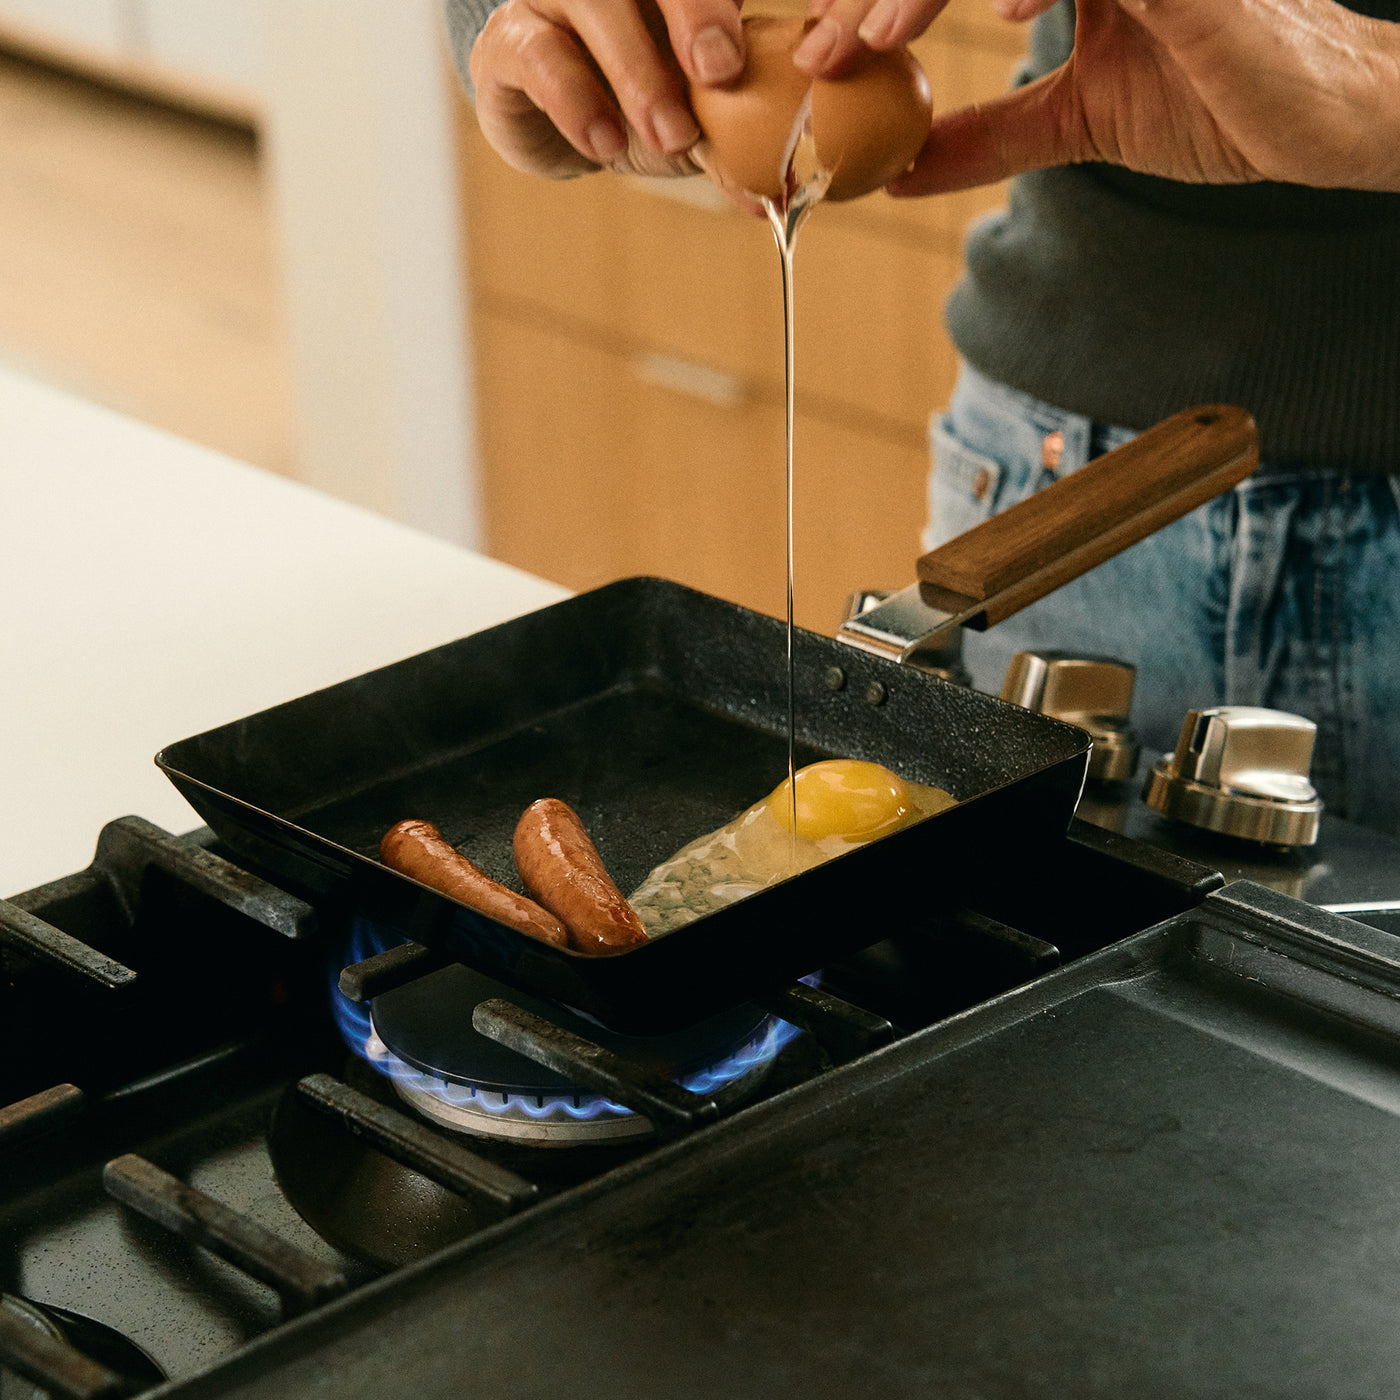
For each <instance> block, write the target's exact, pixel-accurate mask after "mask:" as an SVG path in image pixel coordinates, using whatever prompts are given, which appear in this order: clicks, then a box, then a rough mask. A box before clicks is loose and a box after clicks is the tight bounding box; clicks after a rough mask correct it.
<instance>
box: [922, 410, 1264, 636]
mask: <svg viewBox="0 0 1400 1400" xmlns="http://www.w3.org/2000/svg"><path fill="white" fill-rule="evenodd" d="M1258 465H1259V447H1258V442H1257V438H1256V434H1255V429H1254V419H1253V418H1251V417H1250V415H1249V414H1248V413H1246V412H1245V411H1244V409H1242V408H1234V407H1232V406H1231V405H1229V404H1208V405H1204V406H1202V407H1200V408H1189V409H1187V410H1185V412H1182V413H1178V414H1176V415H1175V416H1174V417H1172V418H1168V419H1166V420H1164V421H1163V422H1161V423H1158V424H1157V425H1156V426H1155V427H1152V428H1148V429H1147V430H1146V431H1145V432H1143V433H1140V434H1139V435H1138V436H1137V437H1135V438H1134V439H1133V440H1132V441H1131V442H1128V443H1125V444H1124V445H1123V446H1122V447H1119V448H1115V449H1114V450H1113V451H1112V452H1106V453H1105V454H1104V455H1103V456H1102V457H1099V458H1096V459H1095V460H1094V461H1092V462H1090V463H1089V464H1088V465H1087V466H1084V467H1081V468H1080V469H1079V470H1078V471H1077V472H1074V473H1073V474H1072V475H1070V476H1067V477H1065V478H1063V479H1062V480H1060V481H1057V482H1055V484H1054V485H1053V486H1048V487H1046V489H1045V490H1044V491H1040V492H1037V493H1036V494H1035V495H1034V496H1031V497H1029V498H1028V499H1027V500H1024V501H1021V502H1019V503H1018V504H1016V505H1014V506H1012V507H1011V508H1010V509H1009V510H1007V511H1004V512H1002V514H1000V515H995V516H993V517H992V518H991V519H990V520H986V521H983V523H982V524H981V525H978V526H975V527H974V528H973V529H971V530H968V531H967V532H966V533H965V534H962V535H959V536H958V537H957V538H956V539H952V540H949V541H948V543H947V544H945V545H940V546H939V547H938V548H937V549H935V550H932V551H930V552H929V553H928V554H925V555H924V556H923V557H922V558H921V559H920V560H919V562H918V575H919V583H920V591H921V592H922V593H923V594H924V596H925V598H926V600H927V601H928V602H930V603H932V604H934V605H935V606H937V607H939V608H943V609H947V610H950V611H962V610H963V609H964V608H967V607H970V606H971V605H972V604H974V603H977V602H979V601H981V600H983V599H986V600H988V607H987V608H986V610H985V612H984V613H982V614H979V616H978V617H977V618H975V619H974V620H972V621H971V622H969V623H968V625H969V626H971V627H990V626H991V625H992V624H993V623H994V622H1000V621H1001V620H1002V619H1003V618H1006V617H1010V616H1011V615H1012V613H1016V612H1019V611H1020V610H1021V609H1022V608H1024V607H1027V606H1028V605H1029V604H1031V603H1034V602H1035V601H1036V600H1037V599H1039V598H1043V597H1044V596H1045V595H1046V594H1047V593H1051V592H1053V591H1054V590H1055V589H1057V588H1059V587H1060V585H1061V584H1065V583H1069V582H1070V580H1071V579H1076V578H1078V577H1079V575H1080V574H1083V573H1087V572H1088V571H1089V570H1090V569H1092V568H1094V567H1095V565H1098V564H1102V563H1103V562H1104V560H1105V559H1111V558H1112V557H1113V556H1114V555H1115V554H1118V553H1120V552H1121V551H1122V550H1124V549H1127V548H1128V546H1129V545H1133V544H1136V543H1137V542H1138V541H1139V540H1141V539H1145V538H1146V537H1147V536H1148V535H1150V534H1151V533H1152V532H1153V531H1154V530H1160V529H1161V528H1162V526H1164V525H1169V524H1171V522H1172V521H1173V520H1177V519H1179V518H1180V517H1181V516H1183V515H1185V514H1186V513H1187V512H1188V511H1192V510H1194V509H1195V508H1196V507H1197V506H1199V505H1202V504H1204V502H1206V501H1208V500H1210V499H1211V498H1212V497H1214V496H1218V495H1219V494H1220V493H1221V492H1222V491H1225V490H1228V489H1229V488H1230V487H1231V486H1234V485H1235V484H1236V483H1237V482H1240V481H1243V480H1244V479H1245V477H1247V476H1248V475H1249V474H1250V473H1251V472H1252V471H1253V470H1254V469H1255V467H1257V466H1258Z"/></svg>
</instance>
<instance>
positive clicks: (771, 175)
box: [690, 16, 933, 200]
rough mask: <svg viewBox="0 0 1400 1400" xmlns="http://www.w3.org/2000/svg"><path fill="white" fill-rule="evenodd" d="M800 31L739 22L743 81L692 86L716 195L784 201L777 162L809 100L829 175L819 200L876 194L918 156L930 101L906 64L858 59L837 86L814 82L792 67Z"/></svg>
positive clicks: (919, 74)
mask: <svg viewBox="0 0 1400 1400" xmlns="http://www.w3.org/2000/svg"><path fill="white" fill-rule="evenodd" d="M806 28H807V26H806V25H805V24H804V23H803V21H801V20H798V19H777V18H771V17H766V16H765V17H754V18H746V19H745V20H744V39H745V43H746V45H747V50H748V54H747V61H746V63H745V65H744V71H743V73H742V74H741V75H740V76H739V78H738V79H737V80H736V81H735V82H733V83H731V84H730V85H728V86H727V87H722V88H710V87H701V86H699V85H695V86H692V87H691V89H690V101H691V106H692V108H693V109H694V111H695V116H696V119H697V120H698V121H699V123H700V129H701V130H702V131H703V132H704V133H705V138H706V142H705V144H706V151H705V157H704V164H705V166H706V168H707V169H708V170H709V172H710V175H711V177H712V178H713V179H714V180H715V182H716V183H717V184H718V185H720V187H721V188H725V189H729V190H731V191H744V192H747V193H749V194H753V195H758V196H766V197H767V198H769V199H777V198H779V197H780V196H782V195H783V194H784V193H785V190H784V185H783V178H784V175H785V173H786V172H785V170H784V159H785V157H786V156H787V155H788V148H789V146H790V145H791V143H792V139H793V126H794V124H795V123H796V121H797V118H798V115H799V113H800V112H801V111H802V107H803V104H804V102H805V101H806V100H807V95H808V93H809V92H810V93H811V97H812V137H813V140H814V142H815V144H816V148H817V159H818V160H819V161H820V162H821V164H823V165H825V166H826V167H827V168H828V169H830V170H832V171H833V172H834V174H833V177H832V182H831V185H830V187H829V188H828V190H827V193H826V198H827V199H832V200H841V199H855V198H856V197H857V196H859V195H863V194H868V193H869V192H870V191H871V190H877V189H879V188H880V187H881V186H882V185H886V184H888V183H889V182H890V181H891V180H893V179H894V178H895V176H897V175H899V174H900V173H901V172H902V171H904V170H905V169H907V168H908V166H909V164H910V162H911V161H913V159H914V157H915V156H916V155H918V153H919V151H920V149H921V148H922V147H923V144H924V141H925V139H926V138H927V136H928V131H929V123H930V121H931V118H932V111H933V102H932V97H931V94H930V92H929V85H928V79H927V77H925V76H924V71H923V69H922V68H920V67H919V64H918V61H917V60H916V59H915V58H914V56H913V55H912V54H910V53H909V52H908V50H907V49H899V50H896V51H894V52H893V53H868V52H867V53H864V54H862V55H861V57H860V58H858V59H857V60H855V62H854V63H853V65H852V66H851V67H850V68H848V70H847V71H846V72H844V73H843V74H842V75H841V76H840V77H839V78H828V79H821V80H818V81H816V82H813V81H812V80H811V79H810V78H809V77H808V76H807V74H805V73H804V72H802V70H801V69H800V68H798V67H796V66H795V65H794V64H793V62H792V55H793V52H794V50H795V49H796V48H797V46H798V44H800V43H801V42H802V36H803V34H804V33H805V31H806Z"/></svg>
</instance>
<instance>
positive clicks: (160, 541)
mask: <svg viewBox="0 0 1400 1400" xmlns="http://www.w3.org/2000/svg"><path fill="white" fill-rule="evenodd" d="M564 596H566V590H564V589H562V588H560V587H558V586H557V585H555V584H551V583H546V582H544V581H543V580H542V579H538V578H535V577H533V576H531V575H529V574H523V573H521V572H520V571H519V570H516V569H512V568H509V567H507V566H506V565H503V564H498V563H496V562H494V561H493V560H489V559H484V558H482V557H481V556H479V555H476V554H473V553H471V552H470V551H468V550H465V549H459V548H457V547H455V546H453V545H450V544H446V543H444V542H443V541H441V540H438V539H434V538H432V537H430V536H428V535H423V534H420V533H418V532H417V531H415V530H411V529H408V528H407V527H405V526H402V525H398V524H395V523H393V522H392V521H389V520H385V519H383V518H381V517H379V516H376V515H372V514H370V513H369V512H367V511H363V510H360V509H358V508H357V507H354V506H350V505H346V504H345V503H344V502H341V501H337V500H335V499H333V498H331V497H329V496H325V495H322V494H321V493H320V492H317V491H313V490H311V489H309V488H307V487H304V486H300V485H297V484H296V483H294V482H289V481H285V480H283V479H281V478H278V477H275V476H272V475H270V474H269V473H267V472H264V471H260V470H259V469H258V468H256V467H250V466H246V465H245V464H243V463H241V462H236V461H233V460H231V459H230V458H228V457H224V456H222V455H220V454H219V453H217V452H212V451H210V450H208V449H206V448H202V447H198V446H195V445H194V444H192V443H189V442H185V441H183V440H182V439H179V438H175V437H172V436H170V435H169V434H167V433H162V432H159V431H157V430H156V429H154V428H149V427H146V426H145V425H143V424H140V423H136V422H134V421H132V420H131V419H128V418H124V417H122V416H121V415H120V414H117V413H113V412H111V411H109V410H107V409H104V408H98V407H96V406H95V405H92V404H89V403H85V402H83V401H82V400H80V399H76V398H73V397H72V396H71V395H68V394H65V393H61V392H59V391H58V390H55V389H51V388H48V387H46V386H44V385H41V384H38V383H36V382H35V381H33V380H31V379H27V378H25V377H23V376H21V375H18V374H13V373H10V372H8V371H5V370H3V369H0V896H4V895H11V894H16V893H19V892H20V891H22V890H26V889H29V888H31V887H32V886H34V885H38V884H42V883H44V882H46V881H48V880H52V879H56V878H57V877H58V876H60V875H65V874H68V873H69V872H71V871H73V870H78V869H81V868H82V867H83V866H85V865H86V864H87V863H88V862H89V861H90V860H91V859H92V852H93V847H94V845H95V843H96V840H97V833H98V831H99V830H100V828H101V827H102V826H103V824H104V823H105V822H107V821H110V820H111V819H112V818H114V817H119V816H123V815H126V814H127V813H136V814H138V815H140V816H143V817H146V818H148V819H149V820H151V821H153V822H155V823H157V824H158V825H160V826H163V827H165V828H166V829H167V830H170V831H176V832H179V831H186V830H189V829H190V828H192V827H194V826H197V825H199V819H198V818H197V817H196V816H195V814H194V812H193V811H192V810H191V809H190V808H189V807H188V806H187V805H186V804H185V802H184V799H183V798H181V797H180V796H179V795H178V794H177V793H176V792H175V790H174V788H172V787H171V786H170V784H169V783H168V782H167V781H166V779H165V778H164V777H163V776H162V775H161V773H160V772H159V771H158V770H157V769H156V767H155V765H154V764H153V763H152V761H151V759H152V756H153V755H154V754H155V753H156V751H157V750H158V749H160V748H161V747H163V746H164V745H166V744H169V743H173V742H174V741H175V740H176V739H183V738H185V737H187V736H188V735H191V734H196V733H199V732H200V731H201V730H204V729H208V728H210V727H211V726H213V725H217V724H222V723H224V722H226V721H228V720H232V719H237V718H238V717H239V716H241V715H246V714H251V713H253V712H254V711H256V710H260V709H263V708H264V707H266V706H268V705H273V704H277V703H278V702H280V701H283V700H289V699H292V698H293V697H295V696H297V695H302V694H305V693H306V692H308V691H311V690H315V689H317V688H319V687H321V686H325V685H329V684H331V683H333V682H335V681H339V680H344V679H346V678H347V677H349V676H354V675H358V674H359V673H360V672H362V671H366V670H369V669H371V668H372V667H375V666H380V665H383V664H385V663H386V662H389V661H395V660H398V659H399V658H400V657H404V656H410V655H412V654H413V653H414V652H418V651H423V650H425V649H427V648H428V647H433V646H437V645H439V644H440V643H442V642H447V641H451V640H452V639H454V638H456V637H460V636H463V635H465V634H466V633H468V632H472V631H476V630H478V629H480V628H482V627H486V626H489V625H491V624H493V623H496V622H501V621H504V620H505V619H506V618H509V617H514V616H517V615H519V614H520V613H522V612H528V611H530V610H531V609H533V608H537V607H542V606H544V605H545V604H547V603H552V602H555V601H557V600H558V599H560V598H563V597H564Z"/></svg>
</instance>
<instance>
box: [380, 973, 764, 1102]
mask: <svg viewBox="0 0 1400 1400" xmlns="http://www.w3.org/2000/svg"><path fill="white" fill-rule="evenodd" d="M492 997H502V998H504V999H505V1000H506V1001H509V1002H512V1003H513V1004H514V1005H516V1006H519V1007H523V1008H524V1009H525V1010H526V1011H533V1012H535V1013H536V1014H537V1015H539V1016H543V1017H545V1018H547V1019H548V1020H550V1021H553V1022H554V1024H555V1025H557V1026H560V1027H562V1028H563V1029H564V1030H568V1031H572V1032H573V1033H574V1034H575V1035H580V1036H583V1037H584V1038H585V1039H586V1040H591V1041H593V1042H594V1043H595V1044H597V1045H601V1046H602V1047H603V1048H604V1049H605V1050H611V1051H612V1052H613V1053H615V1054H618V1055H625V1056H627V1057H628V1058H629V1059H632V1060H636V1061H637V1062H638V1063H640V1064H644V1065H646V1066H647V1068H648V1069H651V1070H653V1071H654V1072H655V1073H657V1074H661V1075H665V1076H666V1077H667V1078H675V1077H677V1076H679V1075H684V1074H689V1073H693V1072H695V1071H697V1070H701V1069H704V1068H705V1067H706V1066H708V1065H712V1064H714V1063H715V1062H716V1061H717V1060H721V1059H723V1058H724V1057H725V1056H726V1055H727V1054H729V1053H730V1052H731V1051H732V1050H734V1049H735V1048H736V1047H738V1046H739V1045H742V1044H743V1043H744V1041H745V1040H747V1039H749V1038H750V1037H751V1036H753V1035H754V1034H755V1033H756V1032H757V1031H758V1029H759V1028H760V1027H761V1026H762V1025H763V1024H764V1022H765V1021H766V1020H767V1016H766V1014H765V1013H764V1012H763V1011H761V1010H760V1009H759V1008H758V1007H756V1006H753V1005H747V1006H740V1007H736V1008H734V1009H733V1010H730V1011H726V1012H724V1013H722V1014H721V1015H719V1016H715V1017H712V1018H711V1019H710V1020H708V1021H702V1022H700V1023H699V1024H698V1025H695V1026H687V1027H686V1028H685V1029H684V1030H679V1031H673V1032H671V1033H670V1034H668V1035H663V1036H628V1035H619V1034H618V1033H617V1032H616V1031H610V1030H607V1029H605V1028H604V1027H603V1026H600V1025H598V1024H597V1022H595V1021H591V1020H588V1019H586V1018H585V1017H583V1016H581V1015H579V1013H578V1012H575V1011H570V1010H569V1009H568V1007H565V1006H560V1005H559V1004H558V1003H556V1002H547V1001H545V1000H543V999H542V998H539V997H532V996H529V995H527V994H526V993H524V992H518V991H516V990H515V989H514V988H512V987H507V986H505V985H504V984H503V983H500V982H497V981H494V980H493V979H492V978H490V977H487V976H484V975H483V974H482V973H479V972H474V971H472V970H471V969H470V968H467V967H462V966H461V965H460V964H454V965H453V966H451V967H445V968H443V969H442V970H441V971H439V972H434V973H430V974H429V975H428V976H426V977H420V978H418V979H417V981H414V982H410V983H408V984H407V985H406V986H403V987H397V988H395V989H394V990H393V991H392V992H385V993H384V994H383V995H382V996H378V997H376V998H375V999H374V1003H373V1006H372V1008H371V1022H372V1024H373V1026H374V1030H375V1033H376V1034H377V1035H378V1036H379V1038H380V1039H381V1040H382V1041H383V1042H384V1044H385V1045H386V1046H388V1048H389V1049H390V1050H392V1051H393V1052H394V1054H395V1055H397V1056H398V1057H399V1059H401V1060H403V1061H404V1062H405V1063H407V1064H410V1065H412V1066H413V1067H414V1068H415V1069H419V1070H423V1071H424V1072H425V1073H428V1074H433V1075H436V1076H438V1077H439V1078H441V1079H445V1080H447V1081H448V1082H449V1083H452V1084H466V1085H470V1086H472V1087H473V1088H477V1089H485V1090H487V1091H488V1092H492V1093H498V1094H576V1093H583V1094H588V1093H591V1091H590V1090H587V1089H581V1088H580V1087H579V1086H578V1085H577V1084H574V1083H572V1082H571V1081H570V1080H568V1079H566V1078H565V1077H564V1076H563V1075H561V1074H556V1073H555V1072H554V1071H553V1070H551V1069H546V1068H545V1067H544V1066H543V1065H537V1064H536V1063H535V1062H534V1061H533V1060H530V1059H527V1058H526V1057H525V1056H524V1055H521V1054H518V1053H517V1052H516V1051H514V1050H509V1049H507V1048H506V1047H505V1046H504V1045H498V1044H497V1043H496V1042H495V1041H494V1040H490V1039H488V1038H487V1037H486V1036H484V1035H482V1034H481V1033H480V1032H479V1031H477V1030H476V1029H474V1028H473V1026H472V1011H473V1010H474V1009H475V1007H476V1005H477V1003H478V1002H482V1001H486V1000H488V999H490V998H492Z"/></svg>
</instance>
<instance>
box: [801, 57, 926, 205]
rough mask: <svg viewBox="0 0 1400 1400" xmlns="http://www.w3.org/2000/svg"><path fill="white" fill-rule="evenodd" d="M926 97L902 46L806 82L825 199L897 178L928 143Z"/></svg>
mask: <svg viewBox="0 0 1400 1400" xmlns="http://www.w3.org/2000/svg"><path fill="white" fill-rule="evenodd" d="M932 120H933V95H932V93H931V92H930V90H929V85H928V78H927V76H926V75H925V74H924V70H923V69H922V68H921V67H920V66H919V61H918V59H916V58H915V57H914V55H913V54H911V53H910V52H909V50H908V49H895V50H893V51H892V52H890V53H866V54H863V55H862V56H861V57H859V58H857V59H856V60H855V62H854V65H853V66H852V67H851V68H850V69H849V70H848V71H847V72H845V73H843V74H842V75H841V77H839V78H835V79H827V80H823V81H819V82H815V83H813V84H812V139H813V141H814V142H815V143H816V148H817V160H818V161H819V162H820V163H821V164H822V165H824V166H825V167H826V168H827V169H828V170H830V171H832V172H833V174H832V177H831V184H830V185H828V186H827V191H826V196H825V197H826V198H827V199H831V200H841V199H857V198H859V196H861V195H863V194H869V193H870V192H871V191H872V190H878V189H882V188H883V187H884V186H885V185H888V184H889V182H890V181H891V180H893V179H894V178H895V177H896V176H897V175H902V174H903V173H904V171H906V170H907V169H908V168H909V166H910V164H911V163H912V162H913V160H914V157H915V156H917V155H918V154H919V152H920V151H921V150H922V149H923V146H924V142H925V141H926V140H928V133H929V126H930V123H931V122H932Z"/></svg>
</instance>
